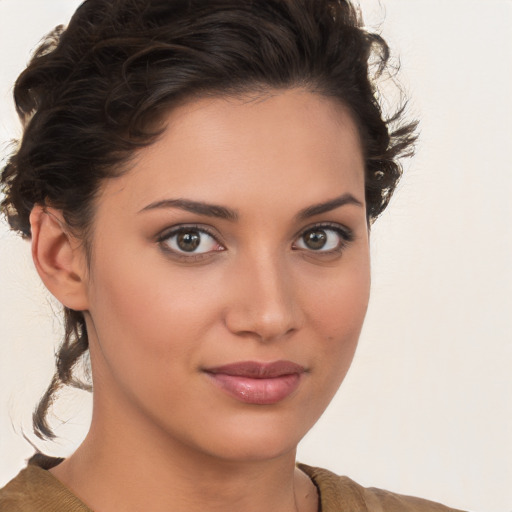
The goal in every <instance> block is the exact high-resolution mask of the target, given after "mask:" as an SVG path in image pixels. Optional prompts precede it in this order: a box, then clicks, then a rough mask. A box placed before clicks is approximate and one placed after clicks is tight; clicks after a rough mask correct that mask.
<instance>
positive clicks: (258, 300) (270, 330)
mask: <svg viewBox="0 0 512 512" xmlns="http://www.w3.org/2000/svg"><path fill="white" fill-rule="evenodd" d="M235 286H236V287H237V293H236V294H235V300H234V301H233V302H232V304H231V305H230V308H229V312H228V315H227V318H226V320H227V325H228V327H229V328H230V329H231V330H232V331H233V332H236V333H238V334H249V333H251V334H253V335H255V336H257V337H258V338H259V339H261V340H272V339H275V338H279V337H280V336H283V335H285V334H288V333H290V332H291V331H293V330H295V329H297V328H298V327H299V323H300V318H299V309H298V304H297V301H296V297H295V294H294V285H293V281H292V276H291V273H290V269H289V268H288V266H287V265H286V261H285V258H284V257H282V256H280V255H278V254H275V253H272V252H270V251H262V250H260V251H258V252H257V253H256V254H254V255H253V256H252V257H250V258H243V259H242V258H241V261H239V264H238V268H237V270H236V283H235Z"/></svg>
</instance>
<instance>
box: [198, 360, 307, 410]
mask: <svg viewBox="0 0 512 512" xmlns="http://www.w3.org/2000/svg"><path fill="white" fill-rule="evenodd" d="M304 372H305V369H304V368H303V367H302V366H300V365H298V364H296V363H292V362H291V361H276V362H274V363H257V362H254V361H244V362H239V363H233V364H229V365H225V366H219V367H216V368H209V369H206V370H205V373H206V374H207V375H208V376H209V377H210V379H211V381H212V382H213V383H214V384H215V385H217V386H218V387H219V388H220V389H222V390H223V391H225V392H226V393H227V394H228V395H230V396H231V397H233V398H235V399H237V400H239V401H241V402H245V403H249V404H255V405H271V404H275V403H278V402H281V401H282V400H284V399H285V398H287V397H288V396H290V395H291V394H292V393H293V392H294V391H295V390H296V389H297V388H298V386H299V383H300V380H301V376H302V374H303V373H304Z"/></svg>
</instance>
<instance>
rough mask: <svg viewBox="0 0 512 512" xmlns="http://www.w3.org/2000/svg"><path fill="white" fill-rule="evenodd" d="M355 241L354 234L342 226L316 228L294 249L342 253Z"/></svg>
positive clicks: (297, 242)
mask: <svg viewBox="0 0 512 512" xmlns="http://www.w3.org/2000/svg"><path fill="white" fill-rule="evenodd" d="M352 239H353V235H352V232H351V231H349V230H348V229H346V228H342V227H341V226H337V225H335V226H331V225H327V226H314V227H312V228H310V229H307V230H306V231H304V232H303V233H302V235H301V236H300V237H299V238H298V239H297V241H296V242H295V243H294V245H293V248H294V249H301V250H306V251H315V252H318V253H329V252H331V251H332V252H336V251H341V250H342V249H343V248H344V247H345V246H346V245H347V244H348V243H349V242H351V241H352Z"/></svg>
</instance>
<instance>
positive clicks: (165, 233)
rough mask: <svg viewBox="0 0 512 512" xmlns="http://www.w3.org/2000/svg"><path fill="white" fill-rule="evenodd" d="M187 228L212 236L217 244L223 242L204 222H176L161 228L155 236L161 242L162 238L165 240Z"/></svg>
mask: <svg viewBox="0 0 512 512" xmlns="http://www.w3.org/2000/svg"><path fill="white" fill-rule="evenodd" d="M187 229H189V230H197V231H201V232H202V233H206V234H207V235H209V236H211V237H212V238H214V239H215V240H216V241H217V242H218V243H219V244H223V242H222V240H221V238H222V237H220V235H218V234H217V232H216V231H214V229H213V228H212V227H210V226H205V225H204V224H178V225H175V226H171V227H168V228H165V229H163V230H162V231H160V232H159V233H158V235H157V236H156V238H157V241H159V242H162V241H164V240H167V239H168V238H170V237H171V236H173V235H175V234H177V233H179V232H180V231H186V230H187Z"/></svg>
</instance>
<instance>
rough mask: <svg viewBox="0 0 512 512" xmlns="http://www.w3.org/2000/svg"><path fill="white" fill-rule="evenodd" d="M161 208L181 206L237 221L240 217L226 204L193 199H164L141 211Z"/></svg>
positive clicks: (199, 212) (202, 213)
mask: <svg viewBox="0 0 512 512" xmlns="http://www.w3.org/2000/svg"><path fill="white" fill-rule="evenodd" d="M159 208H179V209H180V210H185V211H187V212H191V213H197V214H198V215H206V216H208V217H217V218H219V219H225V220H230V221H237V220H238V217H239V215H238V212H237V211H235V210H231V209H229V208H226V207H225V206H219V205H216V204H210V203H203V202H202V201H192V200H190V199H162V200H161V201H155V202H154V203H151V204H148V205H147V206H145V207H144V208H142V210H140V211H139V213H142V212H145V211H149V210H156V209H159Z"/></svg>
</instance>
